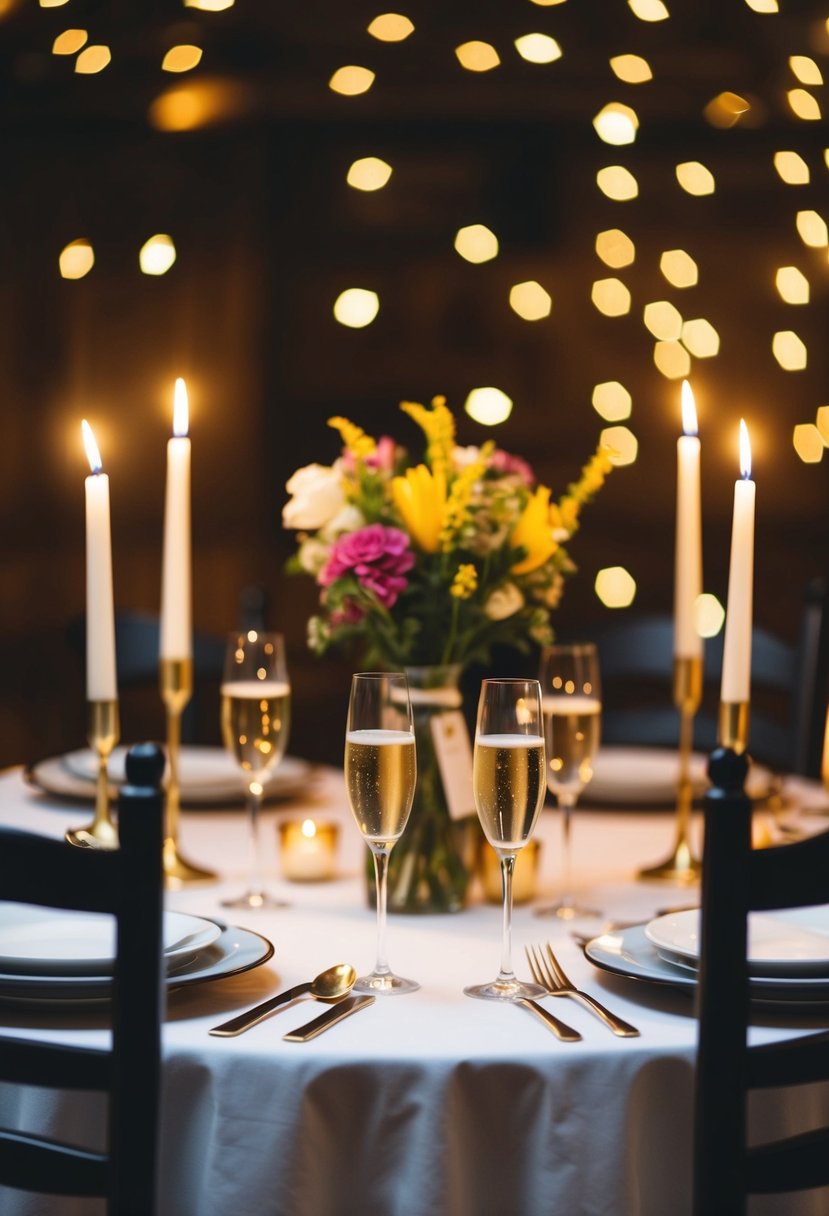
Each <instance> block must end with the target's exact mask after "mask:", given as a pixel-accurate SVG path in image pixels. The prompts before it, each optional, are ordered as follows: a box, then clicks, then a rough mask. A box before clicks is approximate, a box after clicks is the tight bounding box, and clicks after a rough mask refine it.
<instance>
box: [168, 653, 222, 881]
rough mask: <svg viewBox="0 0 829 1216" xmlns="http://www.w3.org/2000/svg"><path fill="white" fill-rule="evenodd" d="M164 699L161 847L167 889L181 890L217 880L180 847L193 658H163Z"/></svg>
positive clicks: (211, 872) (214, 875)
mask: <svg viewBox="0 0 829 1216" xmlns="http://www.w3.org/2000/svg"><path fill="white" fill-rule="evenodd" d="M159 682H160V686H161V699H162V701H163V702H164V705H165V707H166V710H167V759H168V764H169V776H168V779H167V811H166V826H165V832H164V848H163V850H162V855H161V856H162V868H163V871H164V881H165V885H166V887H167V888H168V890H171V891H179V890H181V888H182V887H184V886H187V885H188V884H190V883H198V882H215V881H216V879H217V877H218V875H217V874H215V873H214V872H213V870H207V869H205V868H204V867H203V866H197V865H195V864H194V863H193V862H191V861H187V859H186V858H184V857H182V855H181V853H180V852H179V850H178V823H179V810H180V807H181V786H180V781H179V755H180V751H181V715H182V712H183V711H184V708H185V706H186V705H187V702H188V701H189V700H190V697H191V696H192V694H193V660H192V659H162V660H161V664H160V667H159Z"/></svg>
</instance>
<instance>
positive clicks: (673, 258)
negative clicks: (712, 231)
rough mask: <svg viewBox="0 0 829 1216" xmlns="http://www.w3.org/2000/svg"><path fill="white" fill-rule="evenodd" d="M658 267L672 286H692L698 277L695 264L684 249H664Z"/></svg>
mask: <svg viewBox="0 0 829 1216" xmlns="http://www.w3.org/2000/svg"><path fill="white" fill-rule="evenodd" d="M659 269H660V270H661V271H662V273H663V275H664V276H665V278H666V279H667V280H668V282H669V283H670V284H671V285H672V286H673V287H694V286H695V285H696V283H697V280H698V279H699V270H698V268H697V264H696V262H695V261H694V259H693V258H692V257H691V255H690V254H689V253H686V252H685V250H684V249H666V250H665V252H664V253H663V254H662V256H661V258H660V259H659Z"/></svg>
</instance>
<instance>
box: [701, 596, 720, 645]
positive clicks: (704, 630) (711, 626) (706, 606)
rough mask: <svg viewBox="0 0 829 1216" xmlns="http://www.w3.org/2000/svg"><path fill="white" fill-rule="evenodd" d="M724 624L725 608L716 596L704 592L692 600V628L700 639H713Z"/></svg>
mask: <svg viewBox="0 0 829 1216" xmlns="http://www.w3.org/2000/svg"><path fill="white" fill-rule="evenodd" d="M724 624H725V608H723V606H722V604H721V603H720V601H719V600H718V599H717V597H716V595H712V594H711V592H710V591H704V592H703V593H702V595H698V596H697V598H696V599H695V600H694V626H695V628H696V631H697V633H698V634H699V636H700V637H701V638H715V637H716V636H717V634H718V633H719V632H720V630H721V629H722V627H723V625H724Z"/></svg>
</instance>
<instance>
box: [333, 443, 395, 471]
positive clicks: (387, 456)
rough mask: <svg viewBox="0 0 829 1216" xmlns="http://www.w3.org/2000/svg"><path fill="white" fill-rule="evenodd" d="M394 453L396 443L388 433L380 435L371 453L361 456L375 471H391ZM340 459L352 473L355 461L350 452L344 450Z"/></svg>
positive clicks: (364, 462) (366, 464)
mask: <svg viewBox="0 0 829 1216" xmlns="http://www.w3.org/2000/svg"><path fill="white" fill-rule="evenodd" d="M396 455H397V444H396V443H395V442H394V440H393V439H391V438H390V437H389V436H388V435H381V436H380V438H379V439H378V440H377V447H376V448H375V449H374V451H373V452H372V453H371V455H370V456H364V457H363V464H364V465H365V467H366V468H367V469H371V470H372V471H373V472H375V473H391V472H393V470H394V463H395V457H396ZM340 459H341V461H342V466H343V468H344V469H345V470H346V472H347V473H353V472H354V468H355V465H356V463H357V462H356V460H355V459H354V456H353V455H352V454H351V452H349V451H344V452H343V454H342V456H341V457H340Z"/></svg>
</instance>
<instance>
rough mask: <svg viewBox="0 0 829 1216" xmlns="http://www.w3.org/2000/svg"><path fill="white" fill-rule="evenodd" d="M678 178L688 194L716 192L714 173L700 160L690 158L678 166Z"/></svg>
mask: <svg viewBox="0 0 829 1216" xmlns="http://www.w3.org/2000/svg"><path fill="white" fill-rule="evenodd" d="M676 180H677V181H678V182H679V184H680V186H681V187H682V189H683V190H686V191H687V192H688V194H695V195H703V194H713V193H714V174H713V173H712V172H711V170H710V169H706V167H705V165H701V164H700V162H699V161H698V160H688V161H685V162H684V163H683V164H681V165H677V167H676Z"/></svg>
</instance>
